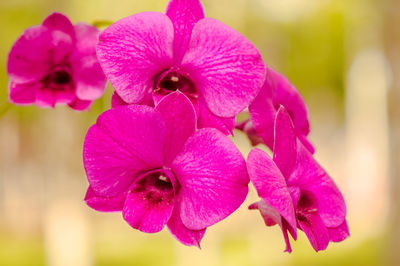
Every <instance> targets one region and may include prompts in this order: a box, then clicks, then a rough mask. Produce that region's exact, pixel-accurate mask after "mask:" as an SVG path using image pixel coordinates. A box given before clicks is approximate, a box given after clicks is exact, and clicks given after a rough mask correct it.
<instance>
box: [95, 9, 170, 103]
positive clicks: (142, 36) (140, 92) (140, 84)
mask: <svg viewBox="0 0 400 266" xmlns="http://www.w3.org/2000/svg"><path fill="white" fill-rule="evenodd" d="M173 37H174V29H173V25H172V23H171V20H170V19H169V18H168V17H167V16H166V15H164V14H162V13H156V12H144V13H139V14H136V15H133V16H130V17H127V18H124V19H121V20H119V21H117V22H115V23H114V24H112V25H111V26H110V27H108V28H107V29H106V30H105V31H103V32H102V33H101V34H100V39H99V43H98V45H97V55H98V57H99V61H100V64H101V66H102V68H103V70H104V73H105V74H106V76H107V78H108V79H109V80H110V82H111V84H112V85H113V87H114V88H115V90H116V91H117V93H118V94H119V96H121V98H122V99H123V100H124V101H125V102H127V103H140V102H142V101H143V99H144V98H145V96H146V94H149V93H150V92H151V91H152V90H153V86H154V84H153V82H154V77H155V76H156V75H157V74H159V73H161V72H162V71H163V70H165V69H168V68H169V67H170V66H171V65H172V50H173V48H172V46H173Z"/></svg>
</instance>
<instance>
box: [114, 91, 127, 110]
mask: <svg viewBox="0 0 400 266" xmlns="http://www.w3.org/2000/svg"><path fill="white" fill-rule="evenodd" d="M124 105H128V103H126V102H124V100H122V98H121V97H120V96H119V95H118V93H116V92H115V91H114V93H113V95H112V97H111V108H115V107H118V106H124Z"/></svg>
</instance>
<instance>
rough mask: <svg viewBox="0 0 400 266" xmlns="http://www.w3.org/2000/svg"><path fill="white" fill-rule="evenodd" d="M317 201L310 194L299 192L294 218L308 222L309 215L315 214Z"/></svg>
mask: <svg viewBox="0 0 400 266" xmlns="http://www.w3.org/2000/svg"><path fill="white" fill-rule="evenodd" d="M317 211H318V209H317V201H316V199H315V197H314V196H313V195H312V194H311V193H310V192H304V191H302V192H301V195H300V199H299V202H298V203H297V208H296V218H297V219H298V220H299V221H306V220H308V217H309V215H311V214H313V213H315V212H317Z"/></svg>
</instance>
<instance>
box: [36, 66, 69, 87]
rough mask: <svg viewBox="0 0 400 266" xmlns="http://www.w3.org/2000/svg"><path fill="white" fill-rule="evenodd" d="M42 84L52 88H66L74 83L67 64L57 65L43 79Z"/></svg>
mask: <svg viewBox="0 0 400 266" xmlns="http://www.w3.org/2000/svg"><path fill="white" fill-rule="evenodd" d="M42 84H43V85H44V87H46V88H50V89H51V90H56V91H57V90H64V89H65V88H66V87H70V86H71V85H72V75H71V73H70V70H69V68H68V67H66V66H59V67H55V68H54V69H52V70H51V72H50V73H49V74H47V75H46V76H45V77H44V78H43V79H42Z"/></svg>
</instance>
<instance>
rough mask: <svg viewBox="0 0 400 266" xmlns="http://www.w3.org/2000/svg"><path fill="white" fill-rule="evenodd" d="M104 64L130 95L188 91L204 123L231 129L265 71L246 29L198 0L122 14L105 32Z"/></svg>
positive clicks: (134, 99)
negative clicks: (208, 11)
mask: <svg viewBox="0 0 400 266" xmlns="http://www.w3.org/2000/svg"><path fill="white" fill-rule="evenodd" d="M97 52H98V56H99V60H100V63H101V66H102V68H103V70H104V72H105V74H106V75H107V77H108V79H109V80H110V82H111V84H112V85H113V86H114V88H115V90H116V92H117V94H118V95H119V96H120V98H121V99H122V100H123V102H126V103H129V104H132V103H134V104H141V103H143V102H145V103H147V99H149V96H150V98H153V100H154V102H155V103H157V102H158V101H159V100H160V99H162V97H163V96H165V95H167V94H169V93H171V92H173V91H177V90H179V91H181V92H182V93H184V94H185V95H186V96H187V97H188V98H189V99H190V100H191V102H192V103H193V105H194V106H195V109H196V114H197V116H198V121H197V126H198V127H199V128H203V127H214V128H217V129H219V130H221V131H222V132H223V133H225V134H231V133H232V130H233V128H234V117H235V116H236V115H237V114H238V113H239V112H240V111H242V110H243V109H245V108H246V107H247V106H248V105H249V104H250V102H251V101H252V100H254V98H255V97H256V95H257V94H258V92H259V90H260V88H261V86H262V84H263V83H264V79H265V71H266V69H265V64H264V63H263V60H262V58H261V55H260V53H259V51H258V50H257V48H256V47H254V45H253V44H252V43H251V42H250V41H248V40H247V39H246V38H245V37H243V36H242V35H241V34H239V33H238V32H236V31H235V30H233V29H232V28H230V27H228V26H226V25H224V24H223V23H221V22H219V21H217V20H215V19H211V18H205V17H204V10H203V7H202V6H201V3H200V1H199V0H171V1H170V2H169V4H168V6H167V9H166V14H163V13H158V12H143V13H139V14H135V15H132V16H130V17H127V18H124V19H121V20H119V21H117V22H115V23H114V24H112V25H111V26H110V27H109V28H107V29H106V30H105V31H104V32H103V33H102V34H101V35H100V40H99V44H98V46H97Z"/></svg>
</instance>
